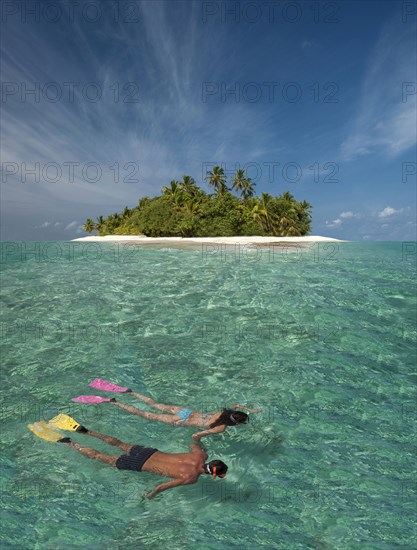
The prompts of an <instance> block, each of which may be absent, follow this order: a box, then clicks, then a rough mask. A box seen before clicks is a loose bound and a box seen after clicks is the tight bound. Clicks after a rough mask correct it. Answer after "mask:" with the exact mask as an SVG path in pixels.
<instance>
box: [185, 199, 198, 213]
mask: <svg viewBox="0 0 417 550" xmlns="http://www.w3.org/2000/svg"><path fill="white" fill-rule="evenodd" d="M184 210H185V212H186V213H187V214H189V215H191V216H196V215H197V214H199V213H200V204H199V203H198V202H197V201H195V200H189V201H186V203H185V206H184Z"/></svg>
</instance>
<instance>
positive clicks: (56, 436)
mask: <svg viewBox="0 0 417 550" xmlns="http://www.w3.org/2000/svg"><path fill="white" fill-rule="evenodd" d="M28 428H29V430H30V431H31V432H33V433H34V434H35V435H37V436H38V437H40V438H41V439H44V440H45V441H50V442H51V443H57V442H58V441H60V440H61V439H65V436H64V434H63V433H61V432H59V431H58V430H54V429H53V428H51V427H50V426H48V424H47V423H46V422H45V420H41V421H40V422H35V423H34V424H28Z"/></svg>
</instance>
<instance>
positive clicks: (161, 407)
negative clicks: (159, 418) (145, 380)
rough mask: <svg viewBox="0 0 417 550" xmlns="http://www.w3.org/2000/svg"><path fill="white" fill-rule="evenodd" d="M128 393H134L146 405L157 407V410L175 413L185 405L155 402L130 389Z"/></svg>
mask: <svg viewBox="0 0 417 550" xmlns="http://www.w3.org/2000/svg"><path fill="white" fill-rule="evenodd" d="M130 395H134V396H135V397H137V398H138V399H142V401H144V402H145V403H146V404H147V405H150V406H151V407H153V408H154V409H158V410H159V411H164V412H168V413H171V414H177V412H178V411H181V410H182V409H184V408H185V407H176V406H175V405H163V404H162V403H157V402H156V401H154V400H153V399H151V398H150V397H147V396H146V395H142V394H141V393H136V392H134V391H132V392H131V393H130Z"/></svg>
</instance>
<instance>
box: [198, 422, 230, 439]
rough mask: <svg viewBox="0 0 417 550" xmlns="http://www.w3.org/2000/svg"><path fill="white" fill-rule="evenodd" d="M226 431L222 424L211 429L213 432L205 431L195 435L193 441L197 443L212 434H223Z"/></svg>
mask: <svg viewBox="0 0 417 550" xmlns="http://www.w3.org/2000/svg"><path fill="white" fill-rule="evenodd" d="M225 429H226V426H225V425H224V424H222V425H221V426H216V427H215V428H211V430H204V431H203V432H198V433H196V434H193V439H195V440H196V441H200V439H201V438H202V437H204V436H206V435H211V434H221V433H222V432H224V430H225Z"/></svg>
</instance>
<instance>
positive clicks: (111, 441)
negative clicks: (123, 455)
mask: <svg viewBox="0 0 417 550" xmlns="http://www.w3.org/2000/svg"><path fill="white" fill-rule="evenodd" d="M87 434H88V435H92V436H93V437H97V439H101V440H102V441H105V442H106V443H107V444H108V445H114V446H115V447H119V449H122V451H126V452H127V453H129V452H130V449H131V448H132V447H133V445H131V444H130V443H123V441H120V439H116V438H115V437H111V436H110V435H104V434H100V433H98V432H93V431H91V430H88V431H87Z"/></svg>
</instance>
